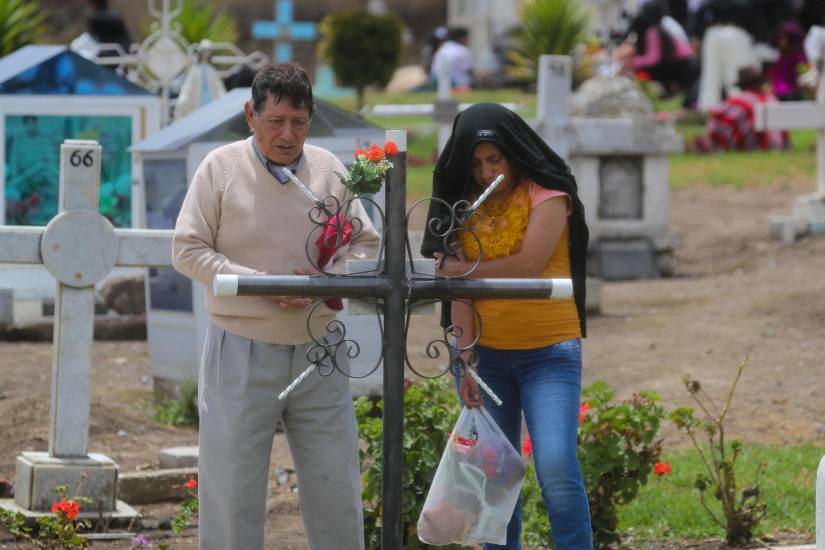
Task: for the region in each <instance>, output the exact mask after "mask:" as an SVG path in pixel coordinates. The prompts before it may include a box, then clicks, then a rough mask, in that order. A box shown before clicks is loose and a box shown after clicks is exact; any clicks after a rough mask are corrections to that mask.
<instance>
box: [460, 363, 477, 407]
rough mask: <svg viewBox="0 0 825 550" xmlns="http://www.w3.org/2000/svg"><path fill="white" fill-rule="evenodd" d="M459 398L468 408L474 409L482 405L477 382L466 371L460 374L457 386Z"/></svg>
mask: <svg viewBox="0 0 825 550" xmlns="http://www.w3.org/2000/svg"><path fill="white" fill-rule="evenodd" d="M458 392H459V393H460V394H461V399H462V400H463V401H464V405H466V406H467V408H468V409H475V408H476V407H480V406H481V405H482V402H481V392H479V391H478V383H477V382H476V381H475V380H474V379H473V377H472V376H470V375H469V374H467V373H466V372H464V373H462V375H461V384H459V386H458Z"/></svg>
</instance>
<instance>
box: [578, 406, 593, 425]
mask: <svg viewBox="0 0 825 550" xmlns="http://www.w3.org/2000/svg"><path fill="white" fill-rule="evenodd" d="M592 410H593V407H591V406H590V405H588V404H587V403H582V404H581V405H579V424H584V421H585V420H587V413H588V412H589V411H592Z"/></svg>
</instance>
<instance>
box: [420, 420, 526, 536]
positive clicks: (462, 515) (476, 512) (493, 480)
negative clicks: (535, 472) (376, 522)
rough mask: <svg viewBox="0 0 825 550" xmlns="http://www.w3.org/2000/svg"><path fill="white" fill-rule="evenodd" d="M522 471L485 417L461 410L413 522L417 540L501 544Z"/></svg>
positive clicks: (519, 460)
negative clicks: (416, 526)
mask: <svg viewBox="0 0 825 550" xmlns="http://www.w3.org/2000/svg"><path fill="white" fill-rule="evenodd" d="M525 468H526V466H525V463H524V460H523V459H522V458H521V455H519V452H518V451H517V450H516V449H514V448H513V446H512V445H511V444H510V442H509V441H508V440H507V437H505V435H504V433H502V431H501V429H500V428H499V427H498V425H497V424H496V423H495V421H494V420H493V419H492V417H491V416H490V413H488V412H487V411H486V410H484V408H483V407H480V408H476V409H468V408H466V407H465V408H464V410H462V411H461V414H460V415H459V417H458V421H457V422H456V425H455V428H454V429H453V432H452V434H451V435H450V439H449V441H448V442H447V448H446V449H444V454H442V455H441V462H440V463H439V464H438V469H437V470H436V472H435V477H434V478H433V483H432V486H430V492H429V493H428V494H427V500H426V501H425V502H424V508H423V509H422V510H421V516H420V517H419V518H418V538H419V539H421V541H422V542H425V543H427V544H434V545H443V544H477V543H483V542H490V543H493V544H504V543H505V542H506V541H507V524H508V523H509V521H510V516H511V515H513V509H515V507H516V502H517V501H518V497H519V493H520V492H521V484H522V481H523V480H524V471H525Z"/></svg>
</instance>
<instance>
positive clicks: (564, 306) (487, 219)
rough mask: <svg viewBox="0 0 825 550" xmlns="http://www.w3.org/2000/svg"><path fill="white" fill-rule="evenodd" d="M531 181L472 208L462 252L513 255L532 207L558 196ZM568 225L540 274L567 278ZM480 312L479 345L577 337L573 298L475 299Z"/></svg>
mask: <svg viewBox="0 0 825 550" xmlns="http://www.w3.org/2000/svg"><path fill="white" fill-rule="evenodd" d="M557 195H558V194H554V193H553V192H549V191H547V190H545V189H543V188H541V187H540V186H539V185H538V184H536V183H534V182H532V181H526V182H524V183H522V184H521V185H519V186H518V187H517V188H516V189H514V190H513V191H512V192H511V193H510V196H509V197H508V198H507V199H506V200H504V201H502V202H500V203H497V204H487V203H483V204H482V205H481V206H480V207H479V208H478V210H477V213H478V216H479V217H478V218H476V220H475V222H471V225H472V224H474V223H476V222H477V223H478V225H477V227H475V228H473V232H474V233H475V235H476V237H478V240H476V238H474V237H473V236H472V235H471V234H470V232H468V231H461V232H459V234H460V239H461V244H462V246H463V247H464V255H465V257H466V258H467V260H468V261H471V262H474V261H475V260H476V258H478V257H479V247H478V245H479V242H480V243H481V249H482V251H483V253H482V261H485V260H494V259H496V258H501V257H504V256H509V255H511V254H515V253H517V252H518V251H519V250H521V243H522V241H523V240H524V235H525V232H526V231H527V223H528V222H529V221H530V212H531V211H532V209H533V207H535V206H536V205H537V204H540V203H541V202H542V201H543V200H545V199H547V198H550V197H552V196H557ZM568 239H569V229H568V227H567V225H565V227H564V230H563V232H562V234H561V236H560V238H559V242H558V243H557V244H556V247H555V249H554V250H553V254H552V255H551V257H550V260H549V261H548V263H547V266H546V267H545V269H544V272H543V273H542V277H544V278H553V277H570V251H569V247H568ZM473 303H474V305H475V307H476V309H477V310H478V312H479V314H480V316H481V322H482V332H481V338H480V340H479V344H481V345H483V346H487V347H492V348H497V349H533V348H539V347H544V346H549V345H551V344H555V343H558V342H563V341H564V340H570V339H573V338H578V337H580V336H581V331H580V326H579V315H578V311H577V310H576V304H575V301H574V300H573V299H572V298H570V299H567V300H521V299H518V300H516V299H508V300H498V299H496V300H491V299H484V300H475V301H474V302H473Z"/></svg>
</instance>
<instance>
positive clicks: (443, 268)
mask: <svg viewBox="0 0 825 550" xmlns="http://www.w3.org/2000/svg"><path fill="white" fill-rule="evenodd" d="M433 258H435V274H436V275H438V276H439V277H460V276H462V275H464V274H466V273H467V271H468V267H467V262H465V261H464V260H463V255H460V256H458V257H456V256H447V255H446V254H444V253H443V252H434V253H433Z"/></svg>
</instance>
